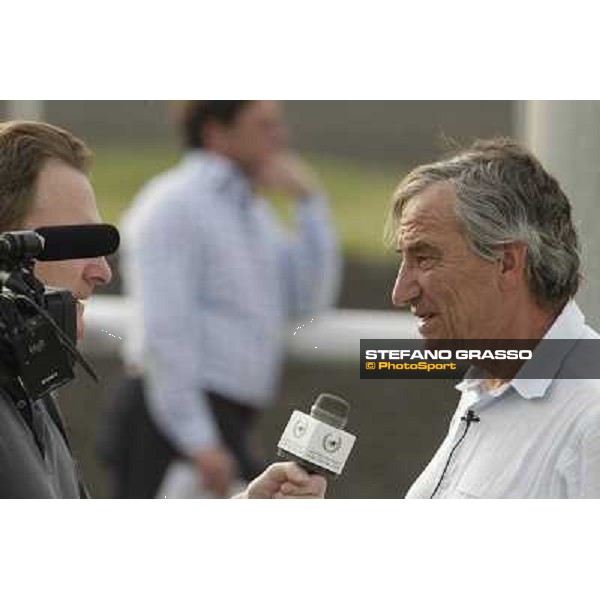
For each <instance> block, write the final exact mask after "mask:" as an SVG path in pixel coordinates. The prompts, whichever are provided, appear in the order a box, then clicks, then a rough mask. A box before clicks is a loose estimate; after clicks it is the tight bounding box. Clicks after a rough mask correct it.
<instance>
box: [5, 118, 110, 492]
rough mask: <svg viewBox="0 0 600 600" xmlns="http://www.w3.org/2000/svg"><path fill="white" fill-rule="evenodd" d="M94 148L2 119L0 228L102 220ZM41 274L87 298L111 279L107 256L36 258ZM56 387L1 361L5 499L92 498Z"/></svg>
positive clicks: (48, 129) (54, 131)
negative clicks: (29, 380) (32, 392)
mask: <svg viewBox="0 0 600 600" xmlns="http://www.w3.org/2000/svg"><path fill="white" fill-rule="evenodd" d="M91 162H92V152H91V151H90V149H89V148H88V147H87V146H86V144H85V143H84V142H82V141H81V140H80V139H78V138H76V137H75V136H73V135H72V134H71V133H69V132H68V131H65V130H63V129H60V128H58V127H54V126H52V125H48V124H46V123H35V122H26V121H11V122H7V123H1V124H0V232H6V231H14V230H31V229H37V228H39V227H49V226H56V225H74V224H93V223H99V222H100V215H99V213H98V208H97V206H96V198H95V195H94V190H93V189H92V186H91V184H90V181H89V179H88V174H89V170H90V167H91ZM34 275H35V276H36V277H37V278H38V279H39V280H40V281H42V282H43V283H44V284H45V285H47V286H53V287H56V288H63V289H67V290H69V291H70V292H71V293H72V294H73V296H74V297H75V299H76V300H77V304H76V309H77V315H76V316H77V339H78V340H79V339H81V338H82V336H83V333H84V327H83V312H84V305H83V303H84V302H85V301H86V300H87V299H88V298H89V297H90V296H91V295H92V293H93V292H94V289H95V288H96V286H99V285H105V284H107V283H109V281H110V279H111V270H110V267H109V266H108V263H107V262H106V260H105V259H104V258H87V259H77V260H62V261H55V262H36V263H35V267H34ZM56 400H57V396H56V394H55V392H52V393H50V394H46V395H44V396H42V397H40V398H31V397H30V396H29V395H28V394H26V393H25V391H24V388H23V387H22V386H21V385H17V384H16V382H15V381H14V380H13V379H12V378H11V377H9V373H8V371H6V370H5V369H4V368H2V367H1V366H0V497H2V498H86V497H88V494H87V490H86V488H85V485H84V483H83V480H82V479H81V478H80V475H79V472H78V468H77V464H76V463H75V461H74V459H73V456H72V454H71V449H70V442H69V439H68V437H67V432H66V426H65V424H64V422H63V419H62V416H61V414H60V410H59V408H58V404H57V402H56Z"/></svg>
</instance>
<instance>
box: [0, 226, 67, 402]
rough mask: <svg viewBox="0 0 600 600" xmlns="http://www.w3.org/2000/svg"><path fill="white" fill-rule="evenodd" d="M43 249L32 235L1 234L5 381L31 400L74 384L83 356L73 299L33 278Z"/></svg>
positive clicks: (0, 342)
mask: <svg viewBox="0 0 600 600" xmlns="http://www.w3.org/2000/svg"><path fill="white" fill-rule="evenodd" d="M43 245H44V241H43V239H42V238H41V237H40V236H39V235H38V234H36V233H35V232H32V231H24V232H10V233H5V234H2V235H0V376H1V377H2V379H3V380H9V381H16V382H17V383H18V384H20V386H21V387H22V388H23V390H24V391H25V392H26V393H27V395H28V396H29V397H30V398H32V399H37V398H39V397H41V396H43V395H45V394H47V393H49V392H51V391H53V390H55V389H57V388H59V387H61V386H63V385H64V384H66V383H68V382H69V381H71V380H72V379H73V378H74V377H75V375H74V370H73V367H74V364H75V360H76V358H77V357H78V353H77V350H76V349H75V346H74V344H75V342H76V331H77V310H76V300H75V298H74V296H73V295H72V294H71V293H70V292H69V291H68V290H63V289H55V288H46V287H45V286H44V285H43V283H42V282H41V281H39V280H38V279H37V278H36V277H35V276H34V274H33V267H34V259H35V256H37V255H38V254H39V253H40V252H41V250H42V249H43Z"/></svg>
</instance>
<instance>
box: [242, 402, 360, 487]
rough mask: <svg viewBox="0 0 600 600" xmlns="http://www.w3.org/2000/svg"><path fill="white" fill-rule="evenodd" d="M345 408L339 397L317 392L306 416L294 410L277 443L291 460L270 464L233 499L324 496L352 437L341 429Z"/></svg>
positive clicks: (337, 473) (345, 419)
mask: <svg viewBox="0 0 600 600" xmlns="http://www.w3.org/2000/svg"><path fill="white" fill-rule="evenodd" d="M349 409H350V407H349V405H348V403H347V402H346V401H345V400H344V399H343V398H340V397H339V396H334V395H333V394H321V395H320V396H319V397H318V398H317V400H316V401H315V403H314V404H313V406H312V408H311V411H310V415H306V414H304V413H302V412H300V411H297V410H295V411H294V412H293V413H292V416H291V418H290V420H289V422H288V424H287V426H286V428H285V430H284V432H283V435H282V436H281V439H280V440H279V444H278V452H279V455H280V456H282V457H286V458H290V459H292V460H293V461H294V462H282V463H275V464H272V465H271V466H270V467H269V468H268V469H267V470H266V471H265V472H264V473H262V474H261V475H259V476H258V477H257V478H256V479H255V480H254V481H252V482H251V483H250V484H249V485H248V487H247V488H246V490H244V492H242V493H241V494H239V495H238V496H235V498H241V499H271V498H273V499H301V498H324V497H325V492H326V490H327V479H326V477H337V476H338V475H339V474H340V473H341V472H342V470H343V468H344V465H345V463H346V459H347V458H348V456H349V454H350V451H351V450H352V446H353V445H354V441H355V439H356V438H355V436H353V435H352V434H351V433H348V432H347V431H344V427H345V426H346V423H347V421H348V412H349Z"/></svg>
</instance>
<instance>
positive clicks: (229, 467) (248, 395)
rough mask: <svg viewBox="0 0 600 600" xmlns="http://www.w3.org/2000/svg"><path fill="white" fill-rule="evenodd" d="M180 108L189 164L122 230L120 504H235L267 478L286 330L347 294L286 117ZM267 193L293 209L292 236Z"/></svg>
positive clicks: (249, 106) (232, 105)
mask: <svg viewBox="0 0 600 600" xmlns="http://www.w3.org/2000/svg"><path fill="white" fill-rule="evenodd" d="M177 108H178V111H177V113H178V119H177V122H178V128H179V134H180V136H181V139H182V141H183V142H184V145H185V148H186V153H185V155H184V157H183V158H182V160H181V162H180V163H179V164H178V165H176V166H175V167H174V168H172V169H170V170H168V171H167V172H165V173H163V174H161V175H159V176H157V177H156V178H154V179H153V180H151V181H150V182H149V183H148V184H147V185H145V186H144V188H143V189H142V190H141V192H140V193H139V195H138V196H137V198H136V199H135V201H134V202H133V205H132V207H131V208H130V209H129V211H128V212H127V214H126V216H125V218H124V220H123V222H122V227H121V230H122V239H123V243H122V252H121V257H122V262H121V264H122V271H123V278H124V282H125V289H126V291H127V292H128V294H129V295H130V297H131V300H132V302H133V307H132V309H133V310H132V319H131V323H130V328H129V331H128V333H127V336H126V338H125V357H124V358H125V363H126V367H127V370H128V376H127V377H126V379H125V381H124V382H123V385H122V386H121V388H120V389H119V391H118V393H117V394H116V397H115V398H114V402H112V404H111V407H110V409H109V412H108V413H107V415H106V419H105V422H104V433H103V434H102V435H101V438H100V451H101V453H102V455H103V457H104V460H105V461H106V463H107V464H108V465H109V466H110V468H111V471H112V474H113V477H114V484H115V495H116V496H117V497H131V498H146V497H155V496H160V497H163V496H167V497H175V496H180V497H181V496H183V497H187V496H204V495H208V496H210V497H227V496H229V495H230V494H231V493H232V492H233V491H235V489H234V487H233V486H234V482H235V481H236V479H237V478H241V480H243V481H250V480H251V479H253V478H254V477H255V476H256V475H258V473H259V472H260V471H261V470H262V467H263V463H262V460H261V458H260V457H258V456H257V455H256V453H255V452H254V451H253V449H252V448H251V445H250V444H249V436H250V433H251V430H252V427H253V424H254V423H255V420H256V417H257V416H258V415H259V414H260V412H261V411H262V410H264V409H265V408H266V407H268V406H269V405H270V403H272V402H273V400H274V398H273V396H274V393H275V389H276V385H277V382H278V377H279V374H280V369H281V363H282V358H283V351H284V343H285V336H286V331H287V328H286V325H287V324H288V322H289V320H290V319H291V318H293V317H299V316H301V315H308V314H312V313H315V312H316V311H320V310H322V309H324V308H327V307H329V306H331V305H332V304H333V302H334V300H335V298H336V294H337V288H338V282H339V268H340V267H339V265H340V259H339V255H338V249H337V243H336V239H335V235H334V231H333V227H332V223H331V219H330V216H329V208H328V203H327V200H326V199H325V197H324V195H323V193H322V191H320V189H319V187H318V185H317V183H316V181H315V179H314V177H313V175H312V174H311V172H310V171H309V169H308V168H307V167H306V165H305V164H304V163H303V162H302V161H301V160H300V159H299V158H298V157H297V156H296V155H295V154H293V153H292V152H291V151H290V150H289V148H288V142H287V130H286V126H285V124H284V121H283V116H282V110H281V106H280V104H279V103H277V102H271V101H249V100H231V101H225V100H222V101H221V100H214V101H213V100H191V101H184V102H181V103H179V104H178V107H177ZM263 189H264V190H268V191H273V192H277V193H280V194H283V195H285V196H287V197H289V198H290V199H291V200H292V201H293V202H294V205H295V213H296V214H295V216H296V229H295V231H293V232H287V231H285V230H283V229H282V226H281V225H280V223H279V222H278V220H277V219H276V218H275V216H274V214H273V211H272V209H271V207H270V205H269V203H268V202H267V201H266V200H265V199H263V198H261V197H260V196H259V195H258V191H259V190H263ZM191 475H193V476H192V477H190V476H191Z"/></svg>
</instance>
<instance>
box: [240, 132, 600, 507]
mask: <svg viewBox="0 0 600 600" xmlns="http://www.w3.org/2000/svg"><path fill="white" fill-rule="evenodd" d="M391 223H392V224H393V227H392V231H393V237H394V239H395V242H396V244H397V249H398V252H399V253H400V255H401V257H402V259H401V265H400V269H399V272H398V277H397V279H396V283H395V285H394V289H393V292H392V300H393V303H394V305H396V306H399V307H400V306H407V307H410V310H411V311H412V313H413V314H414V315H415V317H416V318H417V319H418V329H419V332H420V334H421V336H422V337H423V338H425V339H426V340H429V341H430V343H431V344H434V343H439V342H433V340H534V341H536V343H537V342H539V341H541V340H544V343H547V342H546V341H550V340H563V341H562V342H560V343H559V344H558V345H556V346H554V351H555V352H556V349H557V348H558V350H559V352H560V356H557V355H555V356H554V357H553V361H552V362H551V363H546V362H544V361H543V359H540V357H539V352H538V351H537V348H536V352H534V354H533V359H532V360H533V361H537V364H536V363H535V362H533V363H532V362H531V361H530V362H529V363H528V364H527V366H528V367H531V366H535V367H536V368H538V371H534V372H537V373H543V378H542V375H541V374H540V375H539V376H538V377H537V378H532V377H531V376H529V377H525V376H524V374H525V372H524V371H518V372H516V373H514V376H511V377H494V376H493V373H492V375H491V376H490V373H489V372H488V373H483V372H482V371H481V368H480V367H481V365H474V366H472V367H471V369H470V371H468V372H467V373H466V375H465V378H464V380H463V381H462V382H461V383H459V384H458V386H457V389H458V390H459V391H460V392H461V398H460V401H459V404H458V408H457V410H456V413H455V415H454V417H453V418H452V421H451V423H450V427H449V431H448V434H447V436H446V438H445V439H444V441H443V442H442V444H441V446H440V447H439V449H438V451H437V452H436V453H435V455H434V457H433V458H432V460H431V462H430V463H429V464H428V465H427V467H426V468H425V470H424V471H423V473H422V474H421V476H420V477H419V478H418V479H417V480H416V481H415V483H414V484H413V485H412V487H411V488H410V490H409V492H408V495H407V497H408V498H600V381H598V380H597V379H594V378H589V379H583V378H579V379H576V378H572V377H573V371H572V369H573V368H578V367H579V365H578V358H579V357H580V356H581V355H582V353H583V352H582V349H583V348H588V347H590V344H591V345H592V346H593V347H594V348H595V347H596V346H595V345H593V344H596V343H600V342H598V339H599V337H600V336H599V335H598V334H597V333H596V332H595V331H594V330H593V329H591V328H590V327H589V326H587V325H586V324H585V320H584V316H583V314H582V313H581V311H580V310H579V308H578V307H577V305H576V304H575V302H574V300H573V297H574V296H575V293H576V292H577V289H578V286H579V281H580V261H579V245H578V239H577V233H576V230H575V227H574V225H573V222H572V218H571V206H570V202H569V200H568V198H567V197H566V195H565V194H564V192H563V191H562V189H561V187H560V185H559V184H558V182H557V181H556V179H554V177H552V176H551V175H550V174H548V173H547V172H546V171H545V170H544V168H543V167H542V165H541V164H540V162H539V161H538V160H537V159H536V158H535V157H534V156H533V155H532V154H531V153H530V152H528V151H527V150H526V149H525V148H523V147H521V146H519V145H518V144H516V143H514V142H512V141H511V140H508V139H494V140H488V141H479V142H477V143H475V144H474V145H473V146H472V147H471V148H469V149H467V150H465V151H462V152H460V153H458V154H456V155H455V156H454V157H452V158H450V159H448V160H443V161H440V162H436V163H433V164H429V165H424V166H420V167H418V168H417V169H415V170H414V171H412V172H411V173H409V174H408V175H407V176H406V177H405V179H404V180H403V181H402V182H401V183H400V185H399V187H398V189H397V191H396V193H395V196H394V202H393V207H392V219H391ZM586 344H587V346H586ZM540 346H541V344H540ZM538 347H539V346H538ZM540 363H543V364H540ZM478 369H479V370H478ZM529 373H531V371H529ZM569 373H570V375H569ZM591 375H593V373H591ZM584 376H585V377H590V373H588V374H587V375H584ZM275 470H276V469H275V468H274V467H271V472H274V471H275ZM265 475H266V474H265ZM278 475H279V477H280V481H281V480H282V476H281V473H278ZM263 477H264V476H263ZM265 480H266V477H264V479H262V480H261V479H260V478H259V479H258V480H256V481H255V482H254V484H253V485H254V487H252V486H251V487H250V488H249V495H250V496H251V497H252V493H253V492H254V490H256V495H257V496H258V492H259V491H260V490H263V487H261V485H260V484H261V483H263V482H265V483H266V481H265ZM305 485H306V486H308V485H312V486H313V489H314V490H316V491H317V493H319V492H321V491H322V489H323V485H322V482H321V488H318V489H317V488H316V487H315V486H316V483H315V481H314V480H313V481H311V482H310V484H309V482H308V480H307V482H306V484H305ZM281 488H283V490H284V491H285V494H284V495H288V496H292V495H294V494H296V493H298V494H300V493H301V492H302V490H303V486H302V485H300V484H293V483H290V482H285V483H282V484H281V485H280V486H279V488H278V489H277V492H276V493H277V497H279V496H281V495H282V491H281ZM264 489H266V488H264ZM271 489H273V485H272V486H271ZM303 493H304V495H306V491H305V490H304V492H303Z"/></svg>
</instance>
